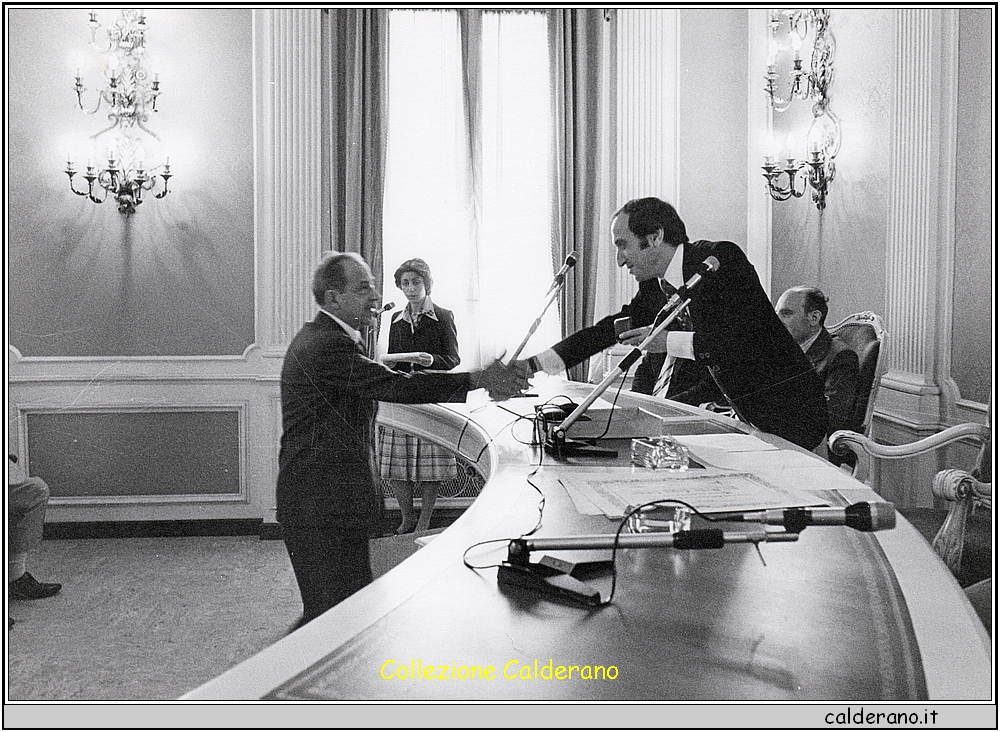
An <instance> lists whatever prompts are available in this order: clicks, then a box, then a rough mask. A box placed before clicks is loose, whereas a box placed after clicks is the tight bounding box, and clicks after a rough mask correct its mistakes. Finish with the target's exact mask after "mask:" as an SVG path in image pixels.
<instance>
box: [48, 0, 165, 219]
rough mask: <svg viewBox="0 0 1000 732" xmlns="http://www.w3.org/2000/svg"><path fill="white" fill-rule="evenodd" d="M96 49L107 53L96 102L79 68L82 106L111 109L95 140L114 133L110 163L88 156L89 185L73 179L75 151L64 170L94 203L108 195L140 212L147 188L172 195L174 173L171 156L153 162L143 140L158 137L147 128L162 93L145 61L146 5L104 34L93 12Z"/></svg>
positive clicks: (91, 21) (130, 210) (80, 192)
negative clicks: (87, 99)
mask: <svg viewBox="0 0 1000 732" xmlns="http://www.w3.org/2000/svg"><path fill="white" fill-rule="evenodd" d="M89 16H90V19H89V21H88V25H89V26H90V34H91V43H90V46H91V48H92V49H93V50H94V51H95V52H97V53H98V54H99V55H100V56H102V57H105V59H106V60H105V62H104V63H103V64H102V65H103V72H102V74H103V80H102V84H103V85H102V86H101V88H99V89H97V90H96V92H97V95H96V101H95V102H94V103H93V105H92V106H90V107H88V106H87V105H86V104H85V102H84V93H85V92H86V91H87V88H86V87H84V85H83V78H82V76H81V74H80V70H79V69H77V72H76V83H75V84H74V87H73V88H74V91H76V102H77V107H78V108H79V109H80V110H82V111H83V112H86V113H87V114H96V113H97V112H98V110H100V109H101V107H102V106H105V107H106V108H107V112H108V121H109V122H110V123H111V125H110V127H107V128H105V129H104V130H101V131H100V132H98V133H97V134H95V135H93V136H92V139H93V140H95V141H96V140H97V139H98V138H99V137H101V136H102V135H105V134H110V135H111V136H112V137H113V142H110V143H109V144H108V145H107V147H106V152H105V153H104V159H106V160H107V164H106V165H103V164H97V165H94V164H93V160H92V159H91V160H88V161H87V166H86V172H85V173H83V174H82V178H83V179H84V180H85V181H86V183H87V187H86V189H85V190H80V189H78V188H77V186H76V184H75V182H74V180H73V178H74V176H75V175H76V174H77V170H76V169H75V168H74V167H73V158H72V155H69V154H67V157H66V169H65V173H66V175H67V176H69V187H70V190H72V191H73V193H75V194H76V195H78V196H86V197H87V198H88V199H90V200H91V201H93V202H94V203H103V202H104V201H105V200H107V198H108V196H112V197H114V199H115V201H116V202H117V204H118V211H119V212H120V213H123V214H126V215H129V214H132V213H135V210H136V207H137V206H138V205H139V204H141V203H142V200H143V199H142V196H143V192H145V191H153V190H154V189H156V188H157V187H158V188H159V190H158V192H157V193H154V194H153V195H154V197H155V198H163V197H164V196H166V195H167V193H168V191H169V189H168V183H169V181H170V178H171V177H172V173H171V172H170V158H167V159H166V162H164V163H163V164H162V165H155V164H154V165H153V166H149V165H148V164H147V162H146V157H147V152H146V149H145V146H144V145H143V135H148V136H149V137H151V138H153V139H155V140H159V137H158V136H157V135H156V134H155V133H154V132H152V131H151V130H149V129H148V128H147V127H146V122H147V121H148V120H149V115H150V114H151V113H154V112H156V111H157V109H156V99H157V97H159V95H160V80H159V75H158V74H150V72H149V68H148V64H147V61H146V16H145V14H144V13H143V12H142V11H141V10H123V11H122V13H121V17H120V18H118V19H117V20H116V21H115V22H114V23H113V24H112V25H111V26H109V27H107V28H106V29H105V36H106V37H105V38H103V39H100V40H99V39H98V36H99V33H98V31H99V30H100V29H101V24H100V23H99V22H98V20H97V13H96V12H95V11H90V13H89Z"/></svg>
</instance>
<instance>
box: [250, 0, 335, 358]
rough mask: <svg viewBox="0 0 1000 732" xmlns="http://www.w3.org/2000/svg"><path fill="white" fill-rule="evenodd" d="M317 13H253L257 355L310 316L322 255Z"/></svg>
mask: <svg viewBox="0 0 1000 732" xmlns="http://www.w3.org/2000/svg"><path fill="white" fill-rule="evenodd" d="M322 13H323V10H322V9H318V8H294V9H258V10H254V11H253V18H254V33H253V35H254V45H255V48H254V61H255V64H256V66H257V68H256V69H255V73H254V81H255V85H256V99H255V104H254V107H255V114H256V120H255V133H254V134H255V136H256V140H257V151H256V181H255V183H256V207H255V208H256V226H255V228H256V238H257V241H256V245H257V274H258V276H257V288H258V290H257V341H258V343H260V344H261V346H262V348H263V349H264V356H265V357H274V358H277V357H280V356H283V355H284V347H285V346H286V345H287V344H288V343H289V342H290V341H291V339H292V337H293V336H294V335H295V333H296V332H297V331H298V329H299V328H300V327H301V325H302V323H303V322H304V321H306V320H311V319H312V317H313V316H314V314H315V309H316V307H315V303H313V302H312V300H311V298H310V297H309V293H310V291H311V282H312V275H313V272H314V270H315V268H316V265H317V264H318V263H319V261H320V257H321V253H322V233H321V232H322V216H321V206H322V185H321V182H322V179H321V165H320V163H321V159H322V155H321V141H322V134H321V113H320V112H321V110H320V99H321V84H320V73H321V64H320V43H321V18H322Z"/></svg>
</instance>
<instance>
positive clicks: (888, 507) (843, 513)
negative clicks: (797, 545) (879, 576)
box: [735, 501, 896, 533]
mask: <svg viewBox="0 0 1000 732" xmlns="http://www.w3.org/2000/svg"><path fill="white" fill-rule="evenodd" d="M735 520H736V521H755V522H757V523H762V524H768V525H770V526H784V527H785V531H790V532H794V533H798V532H800V531H802V529H804V528H805V527H806V526H850V527H851V528H852V529H857V530H858V531H881V530H882V529H891V528H894V527H895V526H896V507H895V506H893V505H892V504H891V503H887V502H885V501H875V502H873V503H866V502H864V501H862V502H860V503H852V504H851V505H850V506H848V507H847V508H772V509H767V510H765V511H753V512H751V513H744V514H743V515H742V516H740V517H738V518H736V519H735Z"/></svg>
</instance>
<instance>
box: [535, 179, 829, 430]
mask: <svg viewBox="0 0 1000 732" xmlns="http://www.w3.org/2000/svg"><path fill="white" fill-rule="evenodd" d="M611 232H612V237H613V239H614V244H615V248H616V249H617V261H618V265H619V266H620V267H627V268H628V270H629V272H630V273H631V274H632V276H633V277H635V278H636V280H638V282H639V291H638V292H637V293H636V296H635V297H634V298H633V299H632V302H631V303H629V304H628V305H626V306H625V307H623V308H622V310H621V311H620V312H619V313H616V314H615V315H610V316H608V317H606V318H604V319H603V320H600V321H599V322H597V323H595V324H594V325H593V326H591V327H589V328H584V329H582V330H580V331H578V332H577V333H574V334H573V335H571V336H569V337H568V338H566V339H564V340H563V341H561V342H560V343H557V344H556V345H555V346H553V347H552V348H551V349H549V350H548V351H543V352H542V353H539V354H537V355H536V356H533V357H532V358H530V359H528V367H529V370H530V371H531V372H532V373H534V372H537V371H540V370H544V371H545V372H547V373H558V372H560V371H562V370H564V369H566V368H568V367H571V366H574V365H576V364H578V363H580V362H581V361H583V360H584V359H586V358H589V357H590V356H593V355H594V354H596V353H599V352H600V351H602V350H604V349H605V348H608V347H609V346H612V345H614V343H615V342H616V341H617V338H616V335H615V330H614V321H615V320H616V319H618V318H621V317H625V316H628V317H630V318H631V321H632V330H629V331H626V332H625V333H623V334H622V336H621V342H623V343H627V344H629V345H638V344H639V343H641V342H642V341H643V340H644V339H645V337H646V336H647V335H648V334H649V332H650V331H651V330H652V327H653V322H654V319H655V318H656V316H657V314H658V313H659V311H660V309H661V308H662V307H663V305H664V304H665V303H666V301H667V295H666V294H665V293H664V288H666V287H669V286H672V287H673V288H678V287H680V286H682V285H683V284H684V283H685V282H687V281H688V280H689V279H690V278H691V277H692V275H694V274H695V272H696V271H697V270H698V267H699V265H701V264H702V263H703V262H704V261H705V259H706V258H707V257H709V256H714V257H715V258H716V259H718V261H719V263H720V267H719V270H718V271H717V272H715V273H712V274H709V275H707V276H706V277H705V278H704V279H703V280H702V282H701V283H700V285H699V289H698V290H697V291H696V292H695V293H693V296H692V297H693V299H692V302H691V305H690V306H689V308H688V310H689V313H688V316H689V317H688V321H689V322H688V323H686V324H682V323H681V322H680V321H681V320H682V319H680V318H679V319H678V320H677V321H675V322H674V323H673V324H672V325H671V326H670V328H669V329H668V330H667V331H665V332H663V333H661V334H660V335H659V336H658V337H657V338H656V339H655V340H654V342H653V343H651V344H650V345H649V347H648V349H647V353H646V355H645V356H644V358H643V359H642V361H641V362H640V364H639V366H637V367H636V373H635V378H634V380H633V385H632V388H633V390H634V391H638V392H642V393H647V394H653V393H662V394H663V395H665V396H666V397H667V398H669V399H674V400H677V401H680V402H684V403H686V404H693V405H700V404H704V403H707V402H716V403H719V404H726V405H728V406H730V407H732V408H733V409H734V410H735V412H736V413H737V414H738V415H739V416H740V418H741V419H743V420H745V421H747V422H749V423H750V424H752V425H754V426H755V427H757V428H758V429H761V430H763V431H765V432H770V433H772V434H776V435H778V436H780V437H784V438H785V439H787V440H789V441H791V442H794V443H795V444H797V445H800V446H802V447H805V448H806V449H812V448H814V447H816V446H817V445H818V444H819V443H820V442H821V441H822V439H823V437H824V435H825V434H826V431H827V412H826V401H825V399H824V397H823V385H822V383H821V381H820V380H819V377H818V376H817V375H816V373H815V371H814V370H813V369H812V366H811V364H810V363H809V360H808V359H807V358H806V357H805V354H803V353H802V349H800V348H799V347H798V346H797V345H796V344H795V342H794V341H793V340H792V338H791V336H790V335H789V333H788V331H787V330H785V328H784V326H783V325H782V324H781V321H780V320H779V319H778V317H777V315H776V314H775V312H774V308H773V307H772V306H771V302H770V300H769V299H768V296H767V294H766V293H765V292H764V289H763V288H762V287H761V284H760V280H759V279H758V277H757V273H756V272H755V271H754V268H753V266H752V265H751V264H750V262H749V261H748V260H747V258H746V255H745V254H744V253H743V251H742V250H741V249H740V248H739V247H738V246H736V245H735V244H733V243H732V242H727V241H718V242H712V241H694V242H692V241H688V237H687V231H686V229H685V226H684V222H683V221H682V220H681V218H680V217H679V216H678V215H677V212H676V211H675V210H674V208H673V207H672V206H671V205H670V204H668V203H665V202H664V201H661V200H659V199H657V198H640V199H635V200H632V201H629V202H628V203H627V204H625V205H624V206H623V207H622V208H621V209H619V210H618V211H617V212H616V213H615V215H614V217H613V219H612V227H611Z"/></svg>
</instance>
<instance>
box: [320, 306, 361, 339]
mask: <svg viewBox="0 0 1000 732" xmlns="http://www.w3.org/2000/svg"><path fill="white" fill-rule="evenodd" d="M319 311H320V312H321V313H325V314H326V315H329V316H330V317H331V318H333V322H334V323H336V324H337V325H339V326H340V327H341V328H343V329H344V332H345V333H347V335H349V336H350V337H351V340H352V341H354V342H355V343H357V344H358V345H359V346H360V345H361V331H359V330H357V329H356V328H352V327H351V326H349V325H348V324H347V323H345V322H344V321H343V320H341V319H340V318H338V317H337V316H336V315H334V314H333V313H331V312H330V311H329V310H324V309H323V308H320V309H319Z"/></svg>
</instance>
